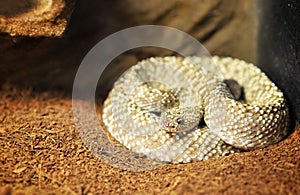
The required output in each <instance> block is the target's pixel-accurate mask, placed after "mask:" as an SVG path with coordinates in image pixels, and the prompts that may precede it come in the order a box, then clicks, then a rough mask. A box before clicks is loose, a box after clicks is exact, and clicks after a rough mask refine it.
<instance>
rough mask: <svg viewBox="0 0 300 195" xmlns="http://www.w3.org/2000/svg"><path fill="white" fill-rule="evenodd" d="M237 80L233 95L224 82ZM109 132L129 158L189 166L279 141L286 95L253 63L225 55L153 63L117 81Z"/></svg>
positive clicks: (107, 118) (107, 117)
mask: <svg viewBox="0 0 300 195" xmlns="http://www.w3.org/2000/svg"><path fill="white" fill-rule="evenodd" d="M230 79H231V80H234V81H235V82H237V83H238V85H239V86H240V88H241V89H242V95H241V96H243V97H235V96H234V94H232V93H231V91H232V90H231V89H230V87H228V85H227V84H226V82H224V81H225V80H230ZM102 118H103V122H104V124H105V126H106V129H107V131H108V132H109V134H110V135H112V136H113V137H114V138H115V139H116V140H117V141H118V142H120V143H121V144H123V145H124V146H125V147H127V148H128V149H130V150H132V151H133V152H137V153H141V154H144V155H146V156H148V157H149V158H151V159H156V160H160V161H165V162H171V163H187V162H192V161H201V160H206V159H208V158H216V157H221V156H225V155H228V154H231V153H235V152H240V151H244V150H251V149H256V148H262V147H265V146H267V145H270V144H274V143H276V142H278V141H280V140H281V139H283V138H284V137H285V136H286V135H287V132H288V128H289V114H288V107H287V104H286V100H285V98H284V95H283V93H282V92H281V91H280V90H279V89H278V88H277V87H276V86H275V84H274V83H273V82H272V81H271V80H270V79H269V78H268V77H267V76H266V75H265V74H264V73H263V72H262V71H261V70H260V69H259V68H257V67H256V66H255V65H253V64H250V63H246V62H245V61H242V60H239V59H233V58H230V57H218V56H214V57H195V56H193V57H186V58H182V57H175V56H167V57H152V58H149V59H146V60H142V61H140V62H138V63H137V64H136V65H134V66H132V67H131V68H129V69H128V70H127V71H125V72H124V73H123V74H122V75H121V76H120V77H119V79H118V80H117V81H116V82H115V83H114V86H113V88H112V90H111V91H110V93H109V95H108V97H107V99H106V100H105V102H104V108H103V113H102Z"/></svg>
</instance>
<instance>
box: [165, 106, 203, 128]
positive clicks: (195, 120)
mask: <svg viewBox="0 0 300 195" xmlns="http://www.w3.org/2000/svg"><path fill="white" fill-rule="evenodd" d="M202 118H203V112H202V111H201V110H200V109H199V108H198V107H186V108H179V107H176V108H171V109H167V110H166V111H164V112H162V114H161V126H162V127H161V129H163V130H164V131H166V132H168V133H177V132H184V131H189V130H191V129H193V128H195V127H196V126H198V125H199V123H200V121H201V119H202Z"/></svg>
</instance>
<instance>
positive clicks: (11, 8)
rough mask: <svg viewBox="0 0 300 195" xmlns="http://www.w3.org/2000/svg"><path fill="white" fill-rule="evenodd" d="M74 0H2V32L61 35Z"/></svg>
mask: <svg viewBox="0 0 300 195" xmlns="http://www.w3.org/2000/svg"><path fill="white" fill-rule="evenodd" d="M73 6H74V0H24V1H19V0H1V1H0V33H7V34H9V35H10V36H30V37H37V36H45V37H55V36H61V35H62V34H63V32H64V31H65V29H66V26H67V22H68V20H69V17H70V15H71V13H72V9H73Z"/></svg>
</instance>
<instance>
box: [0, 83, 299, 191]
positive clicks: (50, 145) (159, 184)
mask: <svg viewBox="0 0 300 195" xmlns="http://www.w3.org/2000/svg"><path fill="white" fill-rule="evenodd" d="M0 110H1V112H0V154H1V155H0V194H5V195H8V194H299V193H300V128H296V129H295V130H293V132H291V134H290V135H289V136H288V137H287V138H286V139H284V140H283V141H281V142H280V143H278V144H276V145H273V146H269V147H267V148H264V149H258V150H254V151H251V152H243V153H239V154H232V155H229V156H226V157H223V158H219V159H212V160H207V161H202V162H195V163H189V164H177V165H172V164H167V165H164V166H162V167H159V168H157V169H154V170H148V171H142V172H131V171H122V170H120V169H117V168H113V167H112V166H110V165H109V164H106V163H104V162H103V161H102V160H101V159H98V158H96V157H95V156H94V155H93V154H92V153H91V152H90V151H89V150H87V149H86V147H85V146H84V144H83V143H82V141H81V139H80V136H79V134H78V132H77V129H76V126H75V123H74V118H73V114H72V99H71V97H70V95H68V94H62V93H61V92H53V91H47V92H34V91H31V90H24V89H17V88H15V87H13V86H10V85H3V86H2V88H1V89H0Z"/></svg>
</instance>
